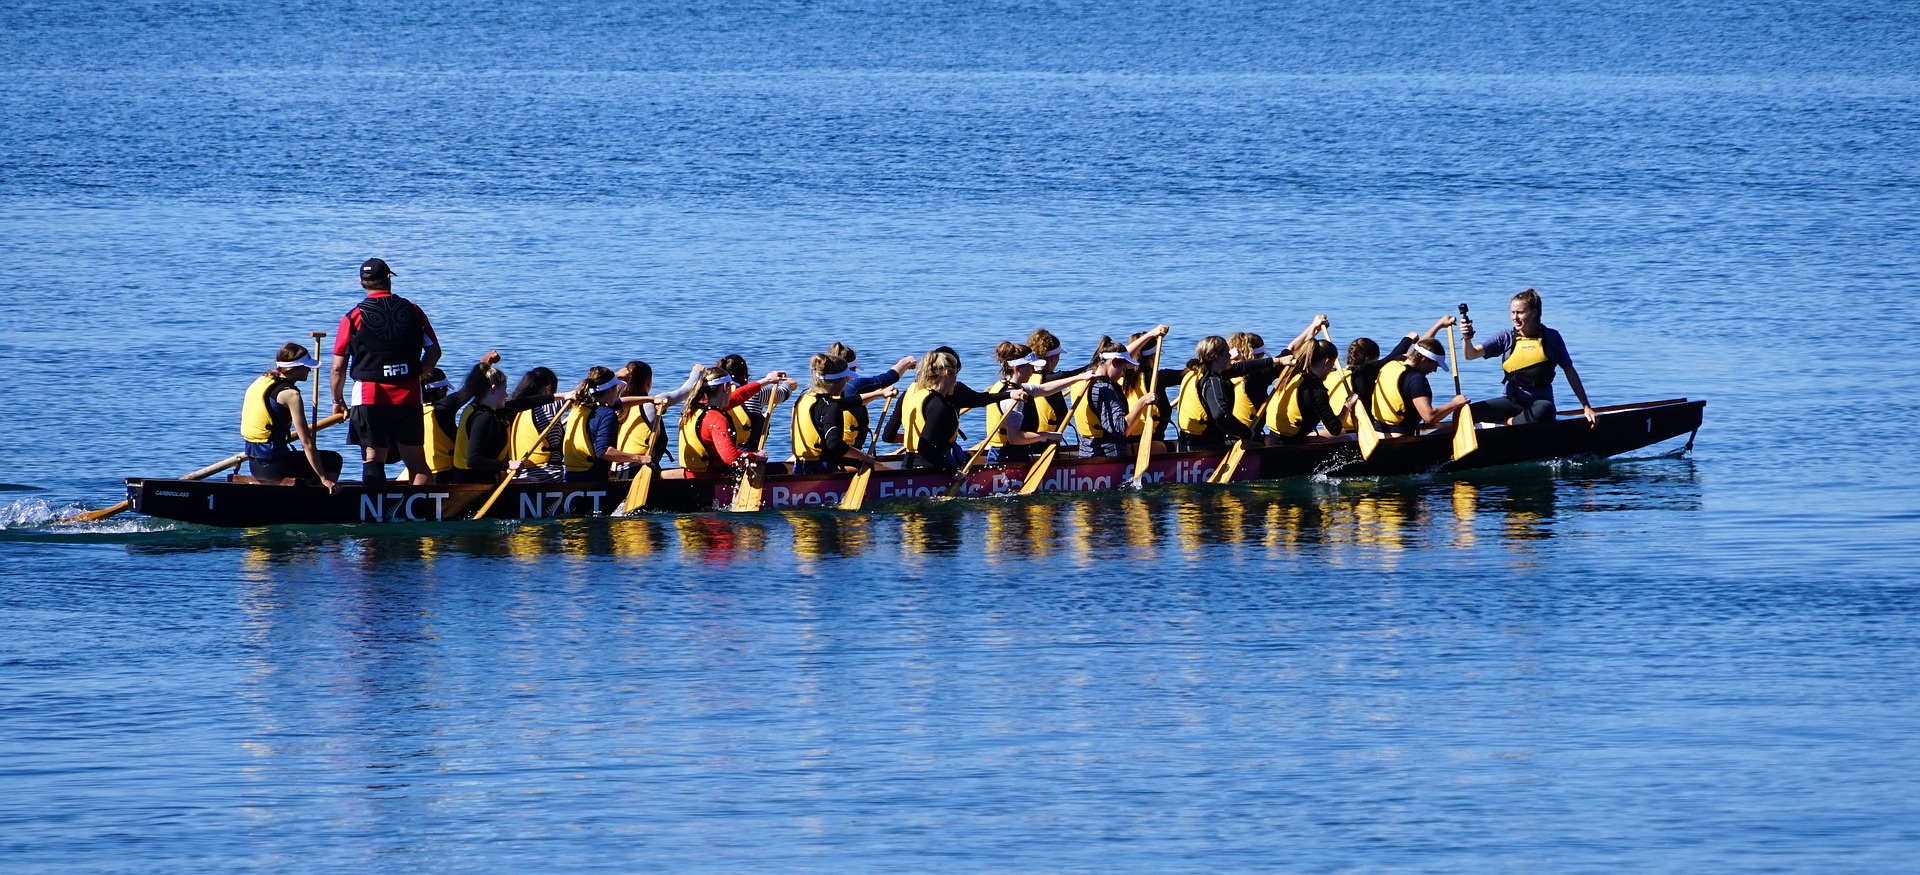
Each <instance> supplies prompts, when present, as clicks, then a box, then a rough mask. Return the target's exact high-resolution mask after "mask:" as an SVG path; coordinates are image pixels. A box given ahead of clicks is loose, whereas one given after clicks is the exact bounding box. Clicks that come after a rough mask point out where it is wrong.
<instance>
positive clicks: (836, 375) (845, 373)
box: [820, 367, 853, 380]
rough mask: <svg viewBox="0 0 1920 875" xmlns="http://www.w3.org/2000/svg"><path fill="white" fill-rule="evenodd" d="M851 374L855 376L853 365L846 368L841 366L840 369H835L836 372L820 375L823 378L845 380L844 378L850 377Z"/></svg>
mask: <svg viewBox="0 0 1920 875" xmlns="http://www.w3.org/2000/svg"><path fill="white" fill-rule="evenodd" d="M851 376H853V368H851V367H844V368H841V369H840V370H838V371H835V372H833V373H831V374H821V375H820V379H822V380H844V379H846V378H848V377H851Z"/></svg>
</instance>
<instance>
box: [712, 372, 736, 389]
mask: <svg viewBox="0 0 1920 875" xmlns="http://www.w3.org/2000/svg"><path fill="white" fill-rule="evenodd" d="M738 385H740V384H739V383H736V382H734V381H733V375H731V374H729V375H727V376H724V377H715V378H713V379H711V380H708V381H707V388H709V389H718V388H720V387H721V386H738Z"/></svg>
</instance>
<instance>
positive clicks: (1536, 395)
mask: <svg viewBox="0 0 1920 875" xmlns="http://www.w3.org/2000/svg"><path fill="white" fill-rule="evenodd" d="M1517 334H1518V332H1516V331H1515V330H1514V329H1512V328H1508V329H1507V330H1505V331H1502V332H1500V333H1499V334H1496V335H1494V336H1493V339H1492V340H1489V341H1487V342H1486V343H1485V344H1482V345H1481V347H1480V350H1481V352H1483V353H1484V354H1485V355H1486V357H1487V358H1494V357H1496V356H1497V357H1499V358H1501V359H1502V360H1505V358H1506V357H1507V355H1508V354H1510V353H1512V352H1513V341H1514V338H1515V337H1516V336H1517ZM1540 351H1541V352H1543V353H1546V355H1547V361H1550V362H1552V363H1554V364H1555V365H1556V366H1558V367H1562V368H1571V367H1573V357H1572V356H1570V355H1568V354H1567V342H1566V341H1565V340H1563V339H1561V337H1560V332H1558V331H1555V330H1553V329H1551V328H1548V327H1546V326H1545V325H1542V326H1540ZM1506 391H1507V397H1508V398H1510V399H1513V400H1514V401H1517V402H1519V403H1521V404H1523V405H1525V404H1531V403H1533V402H1535V401H1552V400H1553V381H1552V380H1548V381H1547V382H1546V383H1545V384H1543V385H1540V386H1535V387H1532V388H1528V387H1526V386H1516V385H1514V384H1513V383H1512V382H1511V381H1509V382H1508V383H1507V390H1506Z"/></svg>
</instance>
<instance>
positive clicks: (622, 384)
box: [593, 380, 627, 395]
mask: <svg viewBox="0 0 1920 875" xmlns="http://www.w3.org/2000/svg"><path fill="white" fill-rule="evenodd" d="M608 389H619V390H620V391H622V392H624V391H626V389H627V383H626V381H625V380H612V381H609V382H606V383H601V384H600V385H598V386H595V387H593V394H595V395H598V394H600V393H601V392H605V391H607V390H608Z"/></svg>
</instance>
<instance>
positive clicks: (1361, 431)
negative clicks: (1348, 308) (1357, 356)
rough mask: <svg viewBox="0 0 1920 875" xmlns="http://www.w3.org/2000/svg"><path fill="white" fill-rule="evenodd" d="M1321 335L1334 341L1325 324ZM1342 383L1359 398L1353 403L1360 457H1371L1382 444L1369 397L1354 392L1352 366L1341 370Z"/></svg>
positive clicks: (1354, 396) (1321, 328) (1349, 394)
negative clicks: (1375, 425)
mask: <svg viewBox="0 0 1920 875" xmlns="http://www.w3.org/2000/svg"><path fill="white" fill-rule="evenodd" d="M1320 336H1321V337H1324V338H1326V339H1327V342H1328V343H1333V332H1332V331H1329V330H1328V329H1327V327H1326V326H1324V325H1323V326H1321V327H1320ZM1333 346H1334V348H1335V349H1339V348H1340V344H1337V343H1333ZM1340 385H1342V386H1345V387H1347V397H1349V398H1355V399H1357V400H1356V402H1355V403H1354V405H1353V426H1354V427H1353V431H1354V434H1357V435H1359V437H1360V458H1362V459H1371V458H1373V451H1374V450H1375V449H1376V448H1378V447H1379V446H1380V432H1379V431H1377V430H1375V429H1374V427H1373V416H1372V414H1369V413H1368V412H1367V399H1365V398H1360V397H1359V396H1358V395H1356V394H1355V393H1354V390H1353V369H1352V368H1347V369H1345V370H1343V371H1341V372H1340Z"/></svg>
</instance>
